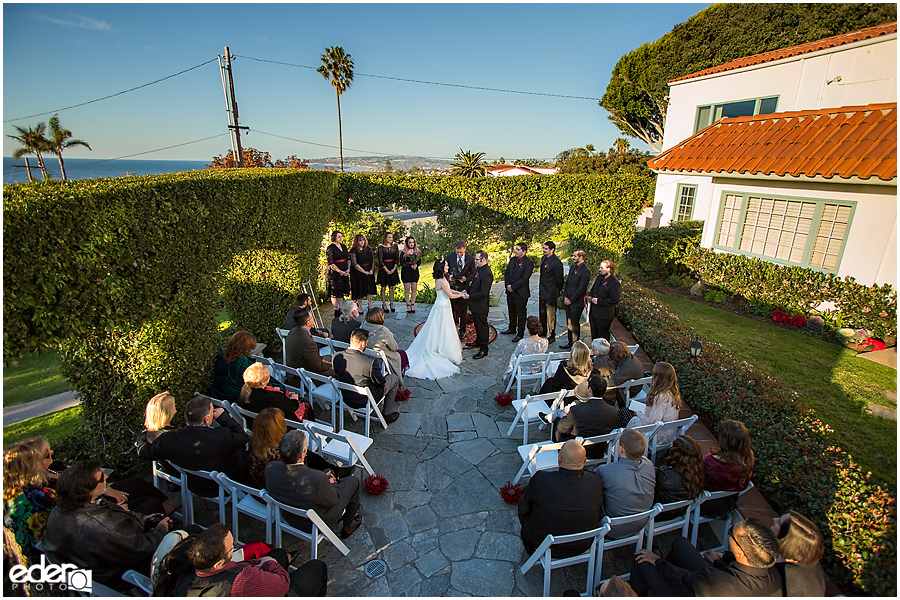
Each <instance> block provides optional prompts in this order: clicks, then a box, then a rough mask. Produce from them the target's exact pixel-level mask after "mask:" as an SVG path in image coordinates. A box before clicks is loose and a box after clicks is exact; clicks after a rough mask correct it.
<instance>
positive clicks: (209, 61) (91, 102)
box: [3, 58, 218, 160]
mask: <svg viewBox="0 0 900 600" xmlns="http://www.w3.org/2000/svg"><path fill="white" fill-rule="evenodd" d="M216 60H218V58H211V59H209V60H208V61H206V62H202V63H200V64H199V65H194V66H193V67H191V68H189V69H185V70H183V71H178V72H177V73H173V74H172V75H168V76H166V77H163V78H162V79H157V80H156V81H151V82H150V83H145V84H143V85H139V86H137V87H133V88H131V89H128V90H122V91H121V92H117V93H115V94H110V95H109V96H103V97H102V98H97V99H96V100H88V101H87V102H80V103H79V104H73V105H72V106H67V107H65V108H57V109H56V110H48V111H47V112H42V113H37V114H34V115H28V116H27V117H18V118H16V119H6V120H4V121H3V122H4V123H11V122H13V121H22V120H24V119H33V118H34V117H40V116H42V115H49V114H52V113H58V112H62V111H64V110H69V109H70V108H78V107H79V106H85V105H87V104H93V103H94V102H100V101H101V100H108V99H109V98H115V97H116V96H121V95H122V94H127V93H128V92H133V91H135V90H139V89H141V88H145V87H148V86H151V85H153V84H154V83H159V82H161V81H165V80H166V79H172V78H173V77H178V76H179V75H183V74H184V73H187V72H189V71H193V70H194V69H199V68H200V67H202V66H204V65H208V64H209V63H211V62H214V61H216ZM111 160H113V159H111Z"/></svg>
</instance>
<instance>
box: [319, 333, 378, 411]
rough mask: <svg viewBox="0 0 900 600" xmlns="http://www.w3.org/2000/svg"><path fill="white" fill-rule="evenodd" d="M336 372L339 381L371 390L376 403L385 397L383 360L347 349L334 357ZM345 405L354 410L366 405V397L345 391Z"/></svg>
mask: <svg viewBox="0 0 900 600" xmlns="http://www.w3.org/2000/svg"><path fill="white" fill-rule="evenodd" d="M332 364H333V365H334V372H335V373H337V379H338V381H343V382H344V383H349V384H350V385H358V386H360V387H366V388H369V390H370V391H371V392H372V397H373V398H375V401H376V402H377V401H378V400H381V398H382V396H384V384H385V381H384V374H383V373H382V372H381V359H380V358H372V357H371V356H366V355H365V354H363V353H362V352H360V351H359V350H356V349H354V348H347V349H346V350H344V351H342V352H338V353H337V354H335V355H334V362H333V363H332ZM343 396H344V403H345V404H347V405H348V406H352V407H353V408H362V407H363V406H365V405H366V401H367V400H366V397H365V396H363V395H362V394H357V393H356V392H347V391H343Z"/></svg>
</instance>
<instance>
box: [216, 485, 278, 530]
mask: <svg viewBox="0 0 900 600" xmlns="http://www.w3.org/2000/svg"><path fill="white" fill-rule="evenodd" d="M216 479H218V481H219V485H220V486H221V487H222V488H224V490H225V491H226V492H227V493H228V494H229V495H230V496H231V498H230V502H231V535H232V536H233V537H234V539H235V541H240V539H241V538H240V536H239V535H238V520H239V515H240V513H243V514H245V515H247V516H249V517H252V518H254V519H256V520H258V521H262V522H263V523H265V524H266V543H267V544H271V543H272V514H271V513H272V511H271V510H270V509H269V506H268V504H266V501H265V499H264V498H263V497H262V493H263V490H260V489H257V488H255V487H251V486H249V485H244V484H243V483H238V482H237V481H235V480H233V479H231V478H230V477H228V475H226V474H225V473H217V474H216ZM222 522H223V523H224V521H222Z"/></svg>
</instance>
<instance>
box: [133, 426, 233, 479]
mask: <svg viewBox="0 0 900 600" xmlns="http://www.w3.org/2000/svg"><path fill="white" fill-rule="evenodd" d="M216 421H217V422H218V423H219V425H221V427H218V428H212V427H205V426H203V425H188V426H186V427H182V428H180V429H175V430H173V431H169V432H167V433H166V434H165V435H161V436H159V437H158V438H156V441H154V442H153V443H150V442H148V441H147V440H146V438H143V439H142V438H140V437H139V438H138V440H137V442H136V443H135V444H136V445H137V451H138V456H139V457H140V458H141V459H143V460H167V461H169V462H170V463H172V464H174V465H178V466H179V467H183V468H185V469H191V470H192V471H198V470H199V471H220V472H222V473H225V474H226V475H228V476H229V477H231V478H232V479H234V480H235V481H238V482H240V483H249V481H248V477H249V468H250V458H249V457H248V455H247V452H246V450H245V449H244V445H245V444H246V443H247V442H248V441H250V436H248V435H247V433H246V432H245V431H244V428H243V427H242V426H241V425H240V424H239V423H238V422H237V421H235V420H234V419H233V418H231V415H229V414H228V413H227V412H223V413H222V414H221V415H219V418H218V419H216ZM188 484H189V486H190V488H191V491H193V492H194V493H196V494H200V495H201V496H215V495H217V494H218V493H219V486H218V485H217V484H215V483H213V482H212V481H209V480H208V479H200V478H196V477H193V476H192V477H191V478H190V479H189V480H188Z"/></svg>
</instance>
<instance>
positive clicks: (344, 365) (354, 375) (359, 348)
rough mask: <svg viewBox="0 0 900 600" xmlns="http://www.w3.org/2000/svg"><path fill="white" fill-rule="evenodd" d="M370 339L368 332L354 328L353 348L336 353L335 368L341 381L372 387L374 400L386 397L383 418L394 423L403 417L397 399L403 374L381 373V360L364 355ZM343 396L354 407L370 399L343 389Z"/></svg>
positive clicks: (351, 339)
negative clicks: (400, 375) (398, 408)
mask: <svg viewBox="0 0 900 600" xmlns="http://www.w3.org/2000/svg"><path fill="white" fill-rule="evenodd" d="M368 340H369V332H368V331H366V330H365V329H356V330H354V331H353V333H352V334H350V347H349V348H347V349H346V350H344V351H343V352H338V353H337V354H335V355H334V371H335V373H337V378H338V380H340V381H342V382H344V383H349V384H350V385H356V386H359V387H364V388H369V391H370V392H372V398H374V399H375V402H378V401H380V400H381V399H382V398H384V407H383V409H382V414H383V415H384V420H385V421H387V422H388V423H393V422H394V421H396V420H397V419H398V418H399V417H400V412H399V411H398V410H397V402H396V396H397V390H398V389H399V388H400V377H399V376H397V375H394V374H393V373H388V374H387V375H384V374H383V373H382V372H381V371H382V369H381V359H380V358H372V357H371V356H366V355H365V354H363V351H364V350H365V349H366V344H367V343H368ZM342 395H343V398H344V404H346V405H347V406H350V407H351V408H362V407H364V406H365V405H366V403H367V402H368V400H367V398H366V397H365V396H363V395H362V394H358V393H356V392H348V391H343V393H342Z"/></svg>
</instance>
